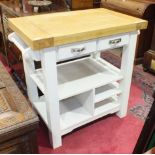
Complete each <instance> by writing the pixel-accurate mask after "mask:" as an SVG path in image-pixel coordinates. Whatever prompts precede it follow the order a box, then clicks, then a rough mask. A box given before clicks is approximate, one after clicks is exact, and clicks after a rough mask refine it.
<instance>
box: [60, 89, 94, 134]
mask: <svg viewBox="0 0 155 155" xmlns="http://www.w3.org/2000/svg"><path fill="white" fill-rule="evenodd" d="M92 110H93V91H88V92H86V93H83V94H80V95H76V96H74V97H70V98H68V99H64V100H62V101H60V115H61V117H60V125H61V130H62V132H63V134H64V133H68V132H70V131H72V130H74V129H75V128H77V126H78V127H79V126H81V124H82V123H83V122H85V121H86V120H89V119H90V118H91V117H92V116H93V112H94V111H92ZM75 126H76V127H75Z"/></svg>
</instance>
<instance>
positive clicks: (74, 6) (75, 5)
mask: <svg viewBox="0 0 155 155" xmlns="http://www.w3.org/2000/svg"><path fill="white" fill-rule="evenodd" d="M100 1H101V0H66V2H67V4H68V5H69V7H70V9H71V10H83V9H91V8H99V7H100Z"/></svg>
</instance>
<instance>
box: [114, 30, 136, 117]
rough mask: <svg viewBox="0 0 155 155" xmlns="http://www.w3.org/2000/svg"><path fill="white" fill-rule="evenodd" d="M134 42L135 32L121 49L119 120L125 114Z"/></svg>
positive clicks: (133, 55) (134, 47)
mask: <svg viewBox="0 0 155 155" xmlns="http://www.w3.org/2000/svg"><path fill="white" fill-rule="evenodd" d="M136 41H137V32H133V33H131V34H130V39H129V43H128V45H126V46H124V47H123V52H122V63H121V73H122V75H123V77H124V78H123V80H121V81H120V88H121V90H122V94H121V95H120V97H119V100H118V102H119V103H120V106H121V107H120V111H119V112H118V113H117V115H118V116H119V117H120V118H122V117H125V116H126V114H127V108H128V99H129V94H130V86H131V79H132V71H133V64H134V57H135V49H136Z"/></svg>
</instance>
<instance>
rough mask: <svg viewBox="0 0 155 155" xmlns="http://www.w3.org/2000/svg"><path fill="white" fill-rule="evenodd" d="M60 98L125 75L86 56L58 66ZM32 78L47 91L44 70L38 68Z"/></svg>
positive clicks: (110, 81)
mask: <svg viewBox="0 0 155 155" xmlns="http://www.w3.org/2000/svg"><path fill="white" fill-rule="evenodd" d="M57 70H58V83H59V86H58V93H59V100H62V99H66V98H68V97H71V96H74V95H77V94H80V93H83V92H86V91H88V90H91V89H94V88H96V87H100V86H102V85H106V84H108V83H112V82H115V81H118V80H121V79H122V78H123V76H122V75H121V74H118V73H115V72H113V71H111V69H108V67H105V66H104V65H102V63H100V62H98V61H96V60H95V59H93V58H90V57H89V58H84V59H80V60H75V61H71V62H67V63H63V64H60V65H58V66H57ZM31 78H32V79H33V80H34V81H35V83H36V84H37V86H38V87H39V88H40V90H41V91H42V92H43V93H45V87H44V78H43V73H42V70H41V69H39V70H36V71H35V73H34V74H32V75H31Z"/></svg>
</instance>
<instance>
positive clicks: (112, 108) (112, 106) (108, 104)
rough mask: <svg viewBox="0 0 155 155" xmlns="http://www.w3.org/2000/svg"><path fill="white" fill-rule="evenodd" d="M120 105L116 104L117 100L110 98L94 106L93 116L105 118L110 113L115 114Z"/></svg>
mask: <svg viewBox="0 0 155 155" xmlns="http://www.w3.org/2000/svg"><path fill="white" fill-rule="evenodd" d="M119 108H120V104H118V103H117V100H116V99H115V98H114V97H110V98H108V99H105V100H103V101H101V102H98V103H96V104H95V113H94V115H95V116H98V115H101V116H105V115H107V114H110V113H115V112H117V111H118V110H119Z"/></svg>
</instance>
